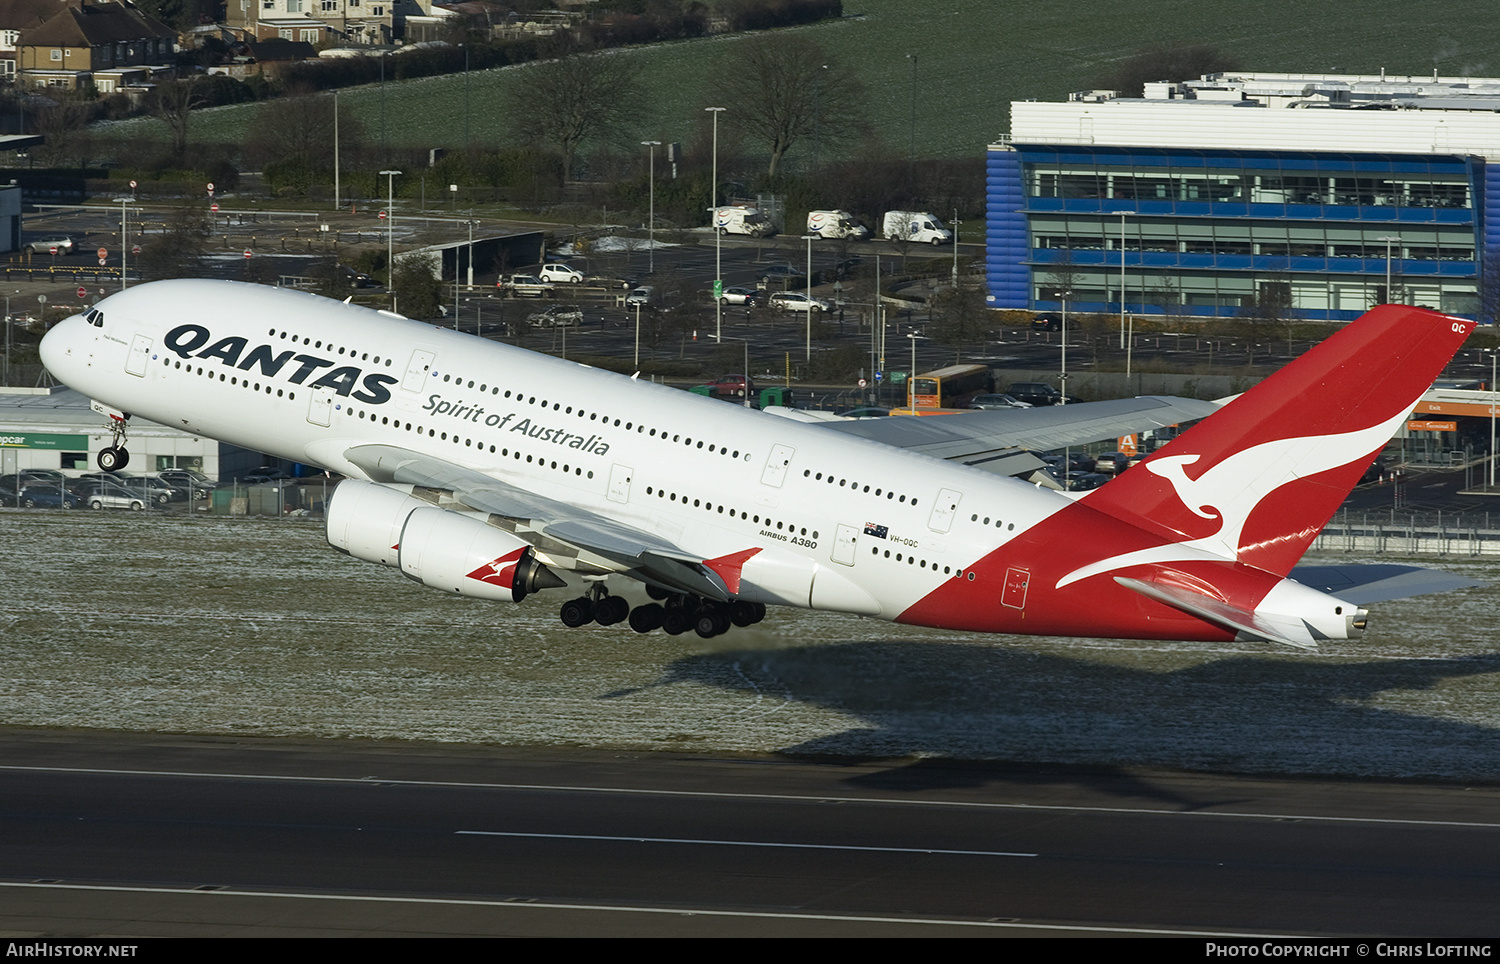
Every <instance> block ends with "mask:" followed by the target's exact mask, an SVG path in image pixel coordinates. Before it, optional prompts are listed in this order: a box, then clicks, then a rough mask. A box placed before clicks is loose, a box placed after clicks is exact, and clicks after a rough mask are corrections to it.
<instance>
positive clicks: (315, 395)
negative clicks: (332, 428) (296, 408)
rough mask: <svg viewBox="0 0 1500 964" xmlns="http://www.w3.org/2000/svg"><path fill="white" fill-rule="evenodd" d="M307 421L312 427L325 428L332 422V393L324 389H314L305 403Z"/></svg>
mask: <svg viewBox="0 0 1500 964" xmlns="http://www.w3.org/2000/svg"><path fill="white" fill-rule="evenodd" d="M307 420H308V421H309V422H311V423H313V424H314V425H321V426H323V427H324V428H327V427H328V426H329V424H330V423H331V422H332V420H333V392H331V391H329V390H328V389H326V388H315V389H313V391H312V399H311V401H309V402H308V403H307Z"/></svg>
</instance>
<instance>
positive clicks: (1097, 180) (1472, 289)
mask: <svg viewBox="0 0 1500 964" xmlns="http://www.w3.org/2000/svg"><path fill="white" fill-rule="evenodd" d="M1245 78H1250V79H1249V80H1247V79H1245ZM1267 78H1270V79H1269V80H1268V79H1267ZM1456 83H1457V82H1455V81H1453V80H1452V79H1448V80H1446V81H1444V82H1443V84H1441V85H1439V86H1440V87H1441V90H1442V93H1443V94H1444V95H1445V96H1444V98H1442V99H1438V98H1435V97H1433V96H1432V95H1431V91H1430V90H1426V89H1423V90H1420V91H1416V90H1413V89H1412V88H1413V86H1414V84H1413V82H1411V81H1410V80H1409V79H1408V80H1405V81H1400V82H1398V81H1395V80H1388V79H1386V78H1338V79H1330V78H1328V77H1326V76H1321V75H1320V76H1318V77H1316V78H1311V79H1310V78H1309V77H1306V76H1303V77H1295V78H1290V79H1288V78H1287V77H1286V75H1239V76H1237V77H1235V78H1232V79H1226V78H1224V77H1222V76H1212V77H1210V78H1206V79H1205V80H1203V81H1197V82H1191V83H1189V84H1186V85H1152V86H1153V87H1155V88H1156V89H1155V90H1153V89H1152V88H1151V87H1148V91H1147V94H1148V96H1147V98H1146V99H1134V100H1122V99H1116V98H1112V97H1110V96H1108V95H1107V94H1104V95H1100V94H1090V95H1075V98H1074V99H1073V100H1070V101H1069V102H1068V103H1066V104H1039V103H1034V102H1026V103H1017V104H1014V105H1012V107H1013V110H1012V116H1013V133H1012V136H1011V137H1010V138H1009V139H1008V140H1007V141H1005V142H1002V143H997V144H994V145H992V146H991V147H990V149H989V156H988V176H987V207H988V229H987V234H988V237H987V242H988V249H987V258H988V263H987V276H988V288H989V303H990V305H991V307H995V308H1023V309H1033V310H1043V309H1056V308H1057V307H1059V306H1060V304H1061V302H1062V300H1063V298H1064V297H1065V296H1066V298H1067V301H1068V306H1069V308H1070V309H1073V308H1076V309H1077V310H1081V311H1107V312H1118V311H1120V310H1121V306H1122V303H1123V307H1124V309H1125V310H1127V311H1130V312H1133V313H1144V314H1166V315H1172V314H1186V315H1193V316H1234V315H1239V314H1243V313H1246V312H1247V311H1252V310H1255V308H1256V307H1257V306H1266V305H1274V306H1279V307H1280V308H1281V309H1282V310H1283V312H1285V311H1287V310H1289V311H1291V312H1292V313H1294V314H1295V315H1296V316H1298V317H1303V318H1309V319H1328V320H1348V319H1352V318H1354V317H1357V316H1358V315H1359V314H1360V313H1361V312H1363V311H1364V310H1366V309H1367V308H1369V307H1370V306H1371V305H1373V304H1379V303H1382V302H1386V301H1394V302H1405V303H1409V304H1421V305H1428V306H1431V307H1434V308H1438V309H1441V310H1443V311H1448V312H1452V313H1455V314H1465V315H1474V314H1476V313H1478V312H1479V307H1480V297H1479V292H1480V288H1481V285H1480V282H1481V278H1482V274H1483V272H1482V270H1481V265H1482V263H1483V261H1484V253H1485V252H1486V251H1487V250H1490V249H1495V248H1497V246H1500V239H1497V238H1495V237H1492V236H1491V232H1492V231H1494V230H1496V229H1497V228H1500V218H1497V217H1496V216H1495V215H1496V213H1497V212H1495V211H1493V210H1492V207H1493V205H1495V204H1497V203H1500V181H1497V180H1496V179H1497V178H1500V172H1496V171H1495V170H1494V168H1495V167H1496V166H1497V165H1494V164H1489V163H1487V160H1486V155H1487V154H1488V153H1489V150H1490V149H1491V148H1492V147H1493V148H1494V149H1495V150H1496V152H1497V154H1500V114H1497V113H1496V110H1497V109H1500V97H1495V98H1491V97H1490V96H1489V95H1490V94H1491V93H1494V94H1497V95H1500V87H1497V88H1495V89H1492V88H1490V87H1489V86H1487V85H1486V84H1482V83H1480V82H1474V81H1466V82H1463V85H1462V91H1463V94H1464V96H1462V97H1457V96H1454V87H1455V85H1456ZM1487 83H1488V84H1495V85H1500V81H1492V82H1487ZM1421 86H1422V87H1423V88H1432V87H1433V86H1434V83H1433V81H1431V80H1425V79H1424V81H1423V83H1422V85H1421ZM1163 93H1167V94H1171V95H1173V96H1160V95H1161V94H1163ZM1153 94H1156V95H1158V96H1157V97H1156V98H1155V99H1153V98H1152V95H1153ZM1200 98H1201V99H1200ZM1455 103H1456V104H1457V106H1454V105H1455ZM1393 105H1400V106H1393ZM1413 105H1420V106H1413ZM1298 108H1300V109H1298ZM1438 148H1442V149H1438Z"/></svg>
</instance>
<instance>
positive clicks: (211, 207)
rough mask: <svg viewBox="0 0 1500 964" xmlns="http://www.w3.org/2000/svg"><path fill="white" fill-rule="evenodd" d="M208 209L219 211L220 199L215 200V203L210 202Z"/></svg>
mask: <svg viewBox="0 0 1500 964" xmlns="http://www.w3.org/2000/svg"><path fill="white" fill-rule="evenodd" d="M208 209H209V210H210V211H217V210H218V209H219V202H218V201H215V202H214V203H212V204H210V205H209V206H208Z"/></svg>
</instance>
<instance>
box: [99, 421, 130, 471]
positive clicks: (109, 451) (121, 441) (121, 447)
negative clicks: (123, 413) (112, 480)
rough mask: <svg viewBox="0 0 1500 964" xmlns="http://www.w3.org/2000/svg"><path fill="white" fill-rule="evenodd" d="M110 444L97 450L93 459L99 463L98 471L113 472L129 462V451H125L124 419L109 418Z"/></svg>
mask: <svg viewBox="0 0 1500 964" xmlns="http://www.w3.org/2000/svg"><path fill="white" fill-rule="evenodd" d="M109 436H110V443H111V444H110V445H109V447H108V448H102V449H100V450H99V454H98V455H97V456H95V457H94V461H95V462H97V463H98V464H99V469H100V471H103V472H115V471H118V470H120V469H123V468H124V467H125V466H127V465H129V464H130V453H129V452H127V451H125V420H124V419H120V418H111V419H110V420H109Z"/></svg>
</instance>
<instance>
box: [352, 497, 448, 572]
mask: <svg viewBox="0 0 1500 964" xmlns="http://www.w3.org/2000/svg"><path fill="white" fill-rule="evenodd" d="M431 506H432V503H431V502H425V501H423V500H422V499H418V498H416V497H414V496H411V495H408V494H407V493H405V492H402V491H400V490H398V489H392V488H388V487H386V486H384V485H377V484H376V483H374V482H364V481H362V480H360V479H345V480H344V481H343V482H340V483H339V484H338V488H336V489H334V490H333V496H332V497H331V498H330V499H329V500H328V522H327V531H328V544H329V545H330V546H333V547H334V548H335V549H337V550H338V551H340V552H345V553H348V554H349V555H351V556H353V557H354V558H356V559H363V560H364V561H365V562H378V563H380V564H381V565H382V566H394V565H396V556H397V549H398V545H399V543H400V542H401V527H402V526H404V525H406V517H407V516H409V515H411V514H412V512H414V511H415V510H417V509H420V508H424V507H427V508H430V507H431Z"/></svg>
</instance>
